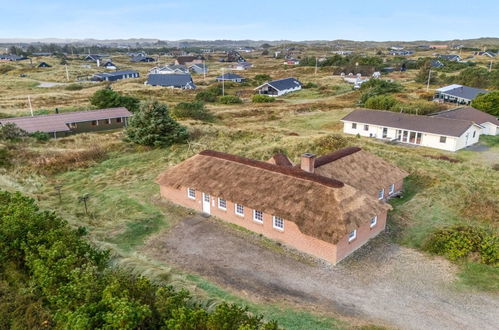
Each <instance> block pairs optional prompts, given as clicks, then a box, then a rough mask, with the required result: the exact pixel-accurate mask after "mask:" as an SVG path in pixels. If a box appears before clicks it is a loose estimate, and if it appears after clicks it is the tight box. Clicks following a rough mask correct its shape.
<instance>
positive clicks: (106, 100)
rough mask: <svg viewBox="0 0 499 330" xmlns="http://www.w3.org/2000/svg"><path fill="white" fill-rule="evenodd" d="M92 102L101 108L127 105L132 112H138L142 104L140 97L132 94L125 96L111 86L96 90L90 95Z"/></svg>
mask: <svg viewBox="0 0 499 330" xmlns="http://www.w3.org/2000/svg"><path fill="white" fill-rule="evenodd" d="M90 103H91V104H92V105H93V106H94V107H96V108H99V109H105V108H117V107H125V108H127V109H128V110H129V111H130V112H136V111H137V110H138V109H139V106H140V101H139V100H138V99H136V98H134V97H131V96H123V95H121V94H120V93H118V92H115V91H113V90H112V89H111V88H104V89H101V90H98V91H96V92H95V93H94V94H93V95H92V96H91V97H90Z"/></svg>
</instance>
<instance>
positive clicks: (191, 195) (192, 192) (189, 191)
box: [187, 188, 196, 199]
mask: <svg viewBox="0 0 499 330" xmlns="http://www.w3.org/2000/svg"><path fill="white" fill-rule="evenodd" d="M187 197H189V198H190V199H196V190H194V189H192V188H187Z"/></svg>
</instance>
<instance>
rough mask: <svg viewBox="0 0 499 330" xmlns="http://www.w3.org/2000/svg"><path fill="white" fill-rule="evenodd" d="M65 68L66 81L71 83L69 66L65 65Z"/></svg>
mask: <svg viewBox="0 0 499 330" xmlns="http://www.w3.org/2000/svg"><path fill="white" fill-rule="evenodd" d="M64 67H65V68H66V80H67V81H69V72H68V65H67V64H64Z"/></svg>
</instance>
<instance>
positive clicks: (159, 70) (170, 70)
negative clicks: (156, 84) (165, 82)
mask: <svg viewBox="0 0 499 330" xmlns="http://www.w3.org/2000/svg"><path fill="white" fill-rule="evenodd" d="M176 73H186V74H187V73H189V69H188V68H187V67H186V66H185V65H165V66H162V67H157V66H155V67H154V68H152V69H151V70H149V74H176Z"/></svg>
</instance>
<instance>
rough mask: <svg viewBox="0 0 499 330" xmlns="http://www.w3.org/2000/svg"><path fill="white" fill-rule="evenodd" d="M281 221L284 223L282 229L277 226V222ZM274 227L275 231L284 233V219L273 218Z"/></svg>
mask: <svg viewBox="0 0 499 330" xmlns="http://www.w3.org/2000/svg"><path fill="white" fill-rule="evenodd" d="M279 220H280V221H281V223H282V227H279V226H277V225H276V222H277V221H279ZM272 227H274V229H277V230H280V231H284V219H283V218H281V217H276V216H275V215H274V216H272Z"/></svg>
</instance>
